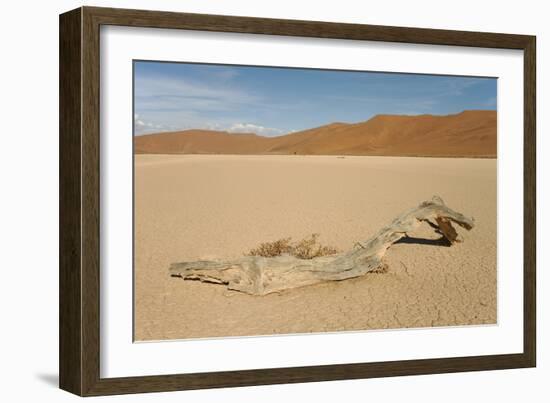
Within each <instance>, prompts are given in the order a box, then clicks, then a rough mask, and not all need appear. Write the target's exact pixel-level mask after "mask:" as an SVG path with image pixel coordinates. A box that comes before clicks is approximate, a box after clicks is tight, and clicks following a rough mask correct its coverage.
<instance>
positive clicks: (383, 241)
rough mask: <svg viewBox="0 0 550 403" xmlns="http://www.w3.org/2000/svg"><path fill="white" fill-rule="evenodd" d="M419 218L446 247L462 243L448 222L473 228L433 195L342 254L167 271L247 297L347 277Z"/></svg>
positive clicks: (376, 265) (372, 264) (376, 264)
mask: <svg viewBox="0 0 550 403" xmlns="http://www.w3.org/2000/svg"><path fill="white" fill-rule="evenodd" d="M432 220H433V221H435V223H433V222H432ZM422 222H427V223H429V224H430V225H431V226H432V227H434V228H436V230H437V231H438V232H439V233H440V234H441V235H442V236H444V237H445V238H446V239H447V241H448V242H449V244H450V245H452V244H453V243H455V242H460V240H459V239H458V234H457V232H456V230H455V228H454V227H453V226H452V222H454V223H456V224H458V225H459V226H461V227H463V228H466V229H467V230H470V229H472V227H473V226H474V220H473V218H468V217H465V216H464V215H462V214H460V213H457V212H456V211H453V210H451V209H450V208H449V207H447V206H446V205H445V203H444V202H443V200H441V198H439V197H437V196H434V197H433V198H432V200H431V201H425V202H423V203H421V204H420V205H419V206H418V207H416V208H414V209H412V210H409V211H407V212H405V213H403V214H401V215H400V216H398V217H397V218H396V219H395V220H393V221H392V222H391V223H390V224H389V225H388V226H386V227H384V228H382V229H381V230H380V231H378V233H377V234H376V235H374V236H373V237H372V238H370V239H368V240H366V241H362V242H358V243H357V244H356V246H355V247H354V248H353V249H351V250H349V251H348V252H345V253H341V254H338V255H333V256H323V257H317V258H314V259H299V258H296V257H294V256H290V255H282V256H276V257H261V256H244V257H242V258H239V259H235V260H230V261H205V260H199V261H195V262H183V263H174V264H172V265H171V266H170V274H171V275H172V276H174V277H181V278H183V279H184V280H199V281H203V282H206V283H214V284H223V285H225V286H226V287H227V288H228V289H230V290H236V291H241V292H244V293H247V294H251V295H266V294H270V293H273V292H277V291H282V290H286V289H290V288H296V287H303V286H306V285H311V284H316V283H320V282H323V281H340V280H346V279H349V278H354V277H359V276H362V275H364V274H366V273H368V272H371V271H376V270H380V269H381V268H383V267H384V263H383V262H382V258H383V257H384V254H385V253H386V250H387V249H388V248H389V247H390V246H391V245H392V244H394V243H395V242H397V241H398V240H399V239H401V238H403V237H404V236H406V235H407V233H409V232H412V231H413V230H414V229H415V228H417V227H418V226H419V225H420V224H421V223H422Z"/></svg>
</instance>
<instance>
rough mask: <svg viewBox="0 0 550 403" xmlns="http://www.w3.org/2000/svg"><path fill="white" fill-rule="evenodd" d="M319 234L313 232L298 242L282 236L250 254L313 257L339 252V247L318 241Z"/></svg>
mask: <svg viewBox="0 0 550 403" xmlns="http://www.w3.org/2000/svg"><path fill="white" fill-rule="evenodd" d="M318 238H319V234H311V236H310V237H308V238H304V239H302V240H300V241H297V242H292V241H291V240H292V238H281V239H279V240H277V241H274V242H264V243H262V244H260V246H258V247H257V248H254V249H251V250H250V251H249V252H248V253H247V255H248V256H263V257H274V256H280V255H283V254H288V255H292V256H295V257H297V258H299V259H313V258H316V257H319V256H328V255H334V254H335V253H338V249H336V248H335V247H333V246H326V245H321V244H319V243H317V239H318Z"/></svg>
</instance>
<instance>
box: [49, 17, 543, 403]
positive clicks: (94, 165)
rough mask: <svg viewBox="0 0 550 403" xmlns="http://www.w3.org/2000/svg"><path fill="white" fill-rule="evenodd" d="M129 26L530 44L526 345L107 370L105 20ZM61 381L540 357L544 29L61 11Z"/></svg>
mask: <svg viewBox="0 0 550 403" xmlns="http://www.w3.org/2000/svg"><path fill="white" fill-rule="evenodd" d="M101 25H124V26H135V27H155V28H173V29H190V30H205V31H216V32H236V33H256V34H270V35H288V36H304V37H321V38H338V39H354V40H371V41H385V42H404V43H417V44H438V45H449V46H475V47H485V48H507V49H521V50H523V51H524V89H525V90H524V352H523V353H522V354H504V355H491V356H474V357H453V358H441V359H423V360H407V361H392V362H376V363H364V364H341V365H323V366H308V367H293V368H276V369H255V370H246V371H229V372H209V373H194V374H175V375H157V376H143V377H128V378H101V377H100V372H99V368H100V358H99V356H100V355H99V353H100V351H99V348H100V346H99V333H100V328H99V326H100V322H99V236H100V234H99V197H100V195H99V178H100V175H99V29H100V26H101ZM59 43H60V58H59V61H60V82H59V91H60V105H59V111H60V139H59V141H60V143H59V149H60V156H59V163H60V173H59V179H60V194H59V197H60V211H59V213H60V221H59V224H60V250H59V261H60V273H59V302H60V307H59V332H60V342H59V371H60V374H59V380H60V381H59V383H60V388H62V389H64V390H66V391H69V392H72V393H75V394H77V395H80V396H96V395H111V394H121V393H139V392H160V391H169V390H188V389H201V388H217V387H234V386H250V385H265V384H279V383H296V382H315V381H328V380H343V379H359V378H375V377H388V376H402V375H419V374H435V373H448V372H462V371H482V370H497V369H511V368H525V367H534V366H535V365H536V308H535V305H536V287H535V285H536V269H535V267H536V260H535V259H536V159H535V158H536V140H535V133H536V126H535V124H536V85H535V83H536V63H535V62H536V38H535V37H534V36H528V35H510V34H497V33H482V32H463V31H448V30H435V29H421V28H403V27H389V26H374V25H357V24H339V23H328V22H316V21H297V20H276V19H265V18H252V17H231V16H218V15H203V14H185V13H172V12H160V11H144V10H123V9H110V8H97V7H81V8H78V9H75V10H72V11H69V12H67V13H64V14H62V15H60V42H59Z"/></svg>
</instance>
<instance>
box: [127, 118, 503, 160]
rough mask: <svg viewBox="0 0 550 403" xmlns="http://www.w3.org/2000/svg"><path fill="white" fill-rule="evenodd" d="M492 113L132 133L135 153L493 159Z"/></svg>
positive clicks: (494, 126)
mask: <svg viewBox="0 0 550 403" xmlns="http://www.w3.org/2000/svg"><path fill="white" fill-rule="evenodd" d="M496 150H497V113H496V111H464V112H461V113H459V114H455V115H446V116H435V115H417V116H408V115H377V116H375V117H373V118H372V119H370V120H368V121H366V122H360V123H354V124H348V123H332V124H329V125H326V126H321V127H317V128H313V129H309V130H304V131H301V132H297V133H291V134H287V135H283V136H278V137H262V136H258V135H256V134H253V133H244V134H243V133H239V134H235V133H228V132H218V131H207V130H186V131H181V132H171V133H156V134H149V135H143V136H135V152H136V153H139V154H301V155H335V154H344V155H391V156H418V155H420V156H433V157H435V156H440V157H441V156H448V157H466V156H467V157H496Z"/></svg>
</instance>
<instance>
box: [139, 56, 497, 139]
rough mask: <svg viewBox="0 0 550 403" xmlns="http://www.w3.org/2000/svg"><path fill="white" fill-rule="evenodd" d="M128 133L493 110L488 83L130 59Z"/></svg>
mask: <svg viewBox="0 0 550 403" xmlns="http://www.w3.org/2000/svg"><path fill="white" fill-rule="evenodd" d="M134 97H135V99H134V127H135V134H137V135H139V134H145V133H153V132H161V131H174V130H185V129H212V130H225V131H230V132H255V133H257V134H260V135H264V136H277V135H281V134H286V133H289V132H293V131H299V130H304V129H309V128H312V127H318V126H322V125H324V124H328V123H332V122H347V123H355V122H361V121H365V120H368V119H370V118H371V117H373V116H375V115H377V114H407V115H419V114H435V115H446V114H451V113H458V112H461V111H463V110H466V109H493V110H494V109H496V97H497V80H496V79H494V78H474V77H453V76H433V75H418V74H395V73H372V72H347V71H334V70H312V69H291V68H277V67H249V66H221V65H209V64H190V63H162V62H160V63H159V62H145V61H143V62H142V61H136V62H135V64H134Z"/></svg>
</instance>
